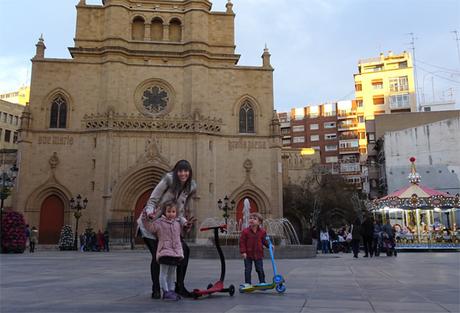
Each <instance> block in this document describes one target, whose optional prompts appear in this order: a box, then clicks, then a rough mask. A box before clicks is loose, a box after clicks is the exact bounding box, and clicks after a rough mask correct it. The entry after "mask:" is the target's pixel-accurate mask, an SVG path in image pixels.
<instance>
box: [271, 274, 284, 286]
mask: <svg viewBox="0 0 460 313" xmlns="http://www.w3.org/2000/svg"><path fill="white" fill-rule="evenodd" d="M273 281H274V282H275V284H281V283H282V282H283V276H281V275H275V277H273Z"/></svg>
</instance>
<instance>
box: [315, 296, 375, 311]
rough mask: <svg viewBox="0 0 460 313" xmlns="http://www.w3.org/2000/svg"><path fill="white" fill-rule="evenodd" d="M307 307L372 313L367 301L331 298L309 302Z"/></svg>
mask: <svg viewBox="0 0 460 313" xmlns="http://www.w3.org/2000/svg"><path fill="white" fill-rule="evenodd" d="M307 307H309V308H310V307H311V308H342V309H357V310H362V311H369V312H372V306H371V304H370V303H369V301H367V300H364V301H353V300H335V299H334V298H333V297H331V298H330V299H329V300H326V301H325V300H309V301H308V303H307Z"/></svg>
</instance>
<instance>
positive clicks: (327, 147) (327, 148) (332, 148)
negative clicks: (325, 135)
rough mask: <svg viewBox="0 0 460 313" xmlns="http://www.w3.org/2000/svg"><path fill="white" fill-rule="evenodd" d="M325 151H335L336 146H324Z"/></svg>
mask: <svg viewBox="0 0 460 313" xmlns="http://www.w3.org/2000/svg"><path fill="white" fill-rule="evenodd" d="M324 150H325V151H337V145H326V147H325V149H324Z"/></svg>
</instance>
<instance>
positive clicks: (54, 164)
mask: <svg viewBox="0 0 460 313" xmlns="http://www.w3.org/2000/svg"><path fill="white" fill-rule="evenodd" d="M48 162H49V164H50V167H51V169H52V170H54V169H55V168H56V167H57V166H58V165H59V158H58V156H57V152H53V155H52V156H51V157H50V159H49V161H48Z"/></svg>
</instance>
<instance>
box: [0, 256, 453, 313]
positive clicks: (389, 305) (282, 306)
mask: <svg viewBox="0 0 460 313" xmlns="http://www.w3.org/2000/svg"><path fill="white" fill-rule="evenodd" d="M0 260H1V289H0V292H1V294H0V300H1V302H0V303H1V304H0V305H1V308H0V312H2V313H8V312H15V313H21V312H33V313H37V312H88V313H89V312H127V313H128V312H228V313H230V312H232V313H236V312H254V313H256V312H284V313H288V312H430V313H437V312H460V305H459V302H460V301H459V290H460V286H459V285H460V253H400V254H399V255H398V257H397V258H394V257H386V256H384V257H379V258H374V259H367V258H359V259H353V258H352V256H351V254H343V255H342V254H341V255H326V256H323V255H319V256H318V257H316V258H311V259H293V260H278V266H279V270H280V272H281V273H282V274H284V275H285V277H286V281H287V291H286V293H285V294H282V295H280V294H277V293H276V292H275V291H273V290H270V291H265V292H258V293H254V294H239V293H238V292H236V293H235V296H234V297H229V296H228V295H227V294H222V295H213V296H211V297H208V298H203V299H199V300H192V299H186V300H182V301H179V302H166V303H165V302H163V301H161V300H152V299H151V298H150V292H149V291H150V278H149V272H148V268H149V262H150V256H149V254H148V252H147V251H115V252H110V253H77V252H73V251H72V252H58V251H43V252H37V253H35V254H29V253H25V254H17V255H13V254H10V255H1V256H0ZM265 269H266V274H267V277H271V276H272V271H271V265H270V263H269V262H268V260H266V261H265ZM219 270H220V267H219V261H218V260H217V259H216V260H214V259H206V260H199V259H193V260H191V262H190V267H189V273H188V276H187V279H186V282H187V286H188V287H189V288H194V287H195V288H197V287H199V288H205V287H206V286H207V284H208V283H209V282H211V281H214V280H215V279H216V277H218V275H219ZM253 277H255V275H254V276H253ZM242 279H243V262H242V261H240V260H229V261H227V280H226V284H234V285H235V286H238V285H239V283H240V282H241V280H242Z"/></svg>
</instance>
